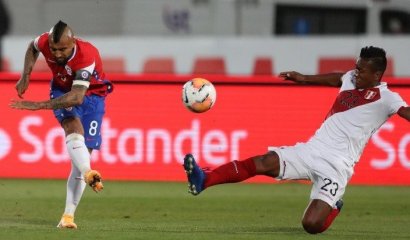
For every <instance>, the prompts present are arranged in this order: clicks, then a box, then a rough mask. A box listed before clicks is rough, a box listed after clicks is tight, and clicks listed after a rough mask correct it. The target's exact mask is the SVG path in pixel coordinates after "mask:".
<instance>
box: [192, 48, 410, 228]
mask: <svg viewBox="0 0 410 240" xmlns="http://www.w3.org/2000/svg"><path fill="white" fill-rule="evenodd" d="M386 65H387V64H386V52H385V51H384V50H383V49H381V48H378V47H373V46H369V47H364V48H362V49H361V52H360V57H359V58H358V59H357V62H356V69H354V70H352V71H348V72H347V73H345V74H342V73H329V74H321V75H303V74H300V73H298V72H294V71H290V72H282V73H280V77H283V78H284V79H285V80H290V81H293V82H296V83H303V84H320V85H327V86H332V87H340V92H339V95H338V96H337V97H336V100H335V103H334V104H333V106H332V108H331V109H330V111H329V113H328V115H327V117H326V120H325V121H324V122H323V124H322V125H321V127H320V128H319V129H318V130H317V131H316V133H315V135H314V136H313V137H312V138H311V139H310V140H309V141H307V142H305V143H297V144H296V145H295V146H290V147H288V146H286V147H269V148H268V152H267V153H265V154H263V155H260V156H254V157H251V158H248V159H246V160H242V161H232V162H230V163H226V164H224V165H221V166H219V167H217V168H215V169H213V170H205V169H202V168H200V167H199V166H198V164H197V163H196V162H195V159H194V156H193V155H192V154H187V155H186V156H185V158H184V169H185V171H186V173H187V177H188V183H189V184H188V187H189V192H191V193H192V194H193V195H198V194H199V193H200V192H201V191H203V190H204V189H206V188H208V187H210V186H213V185H217V184H223V183H234V182H241V181H244V180H246V179H248V178H251V177H253V176H255V175H265V176H269V177H274V178H277V179H279V180H286V179H307V180H310V181H312V183H313V185H312V191H311V194H310V202H309V204H308V206H307V208H306V210H305V213H304V216H303V219H302V225H303V228H304V229H305V230H306V231H307V232H308V233H311V234H316V233H321V232H323V231H325V230H326V229H327V228H328V227H329V226H330V225H331V223H332V222H333V220H334V219H335V218H336V216H337V215H338V214H339V212H340V210H341V207H342V206H343V201H342V196H343V194H344V192H345V189H346V185H347V183H348V181H349V180H350V178H351V176H352V174H353V168H354V165H355V164H356V163H357V162H358V161H359V158H360V156H361V154H362V152H363V148H364V147H365V145H366V143H367V141H368V140H369V138H370V137H371V135H372V134H373V133H374V132H375V131H376V130H377V129H378V128H379V127H380V126H381V125H382V124H383V123H384V122H386V120H387V119H388V118H389V117H390V116H392V115H393V114H396V113H397V114H398V115H399V116H400V117H402V118H404V119H406V120H408V121H410V107H408V106H407V104H406V102H404V100H403V99H402V98H401V97H400V95H399V94H397V93H395V92H392V91H390V90H389V89H388V87H387V84H386V83H385V82H381V79H382V76H383V73H384V71H385V69H386Z"/></svg>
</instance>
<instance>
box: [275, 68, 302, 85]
mask: <svg viewBox="0 0 410 240" xmlns="http://www.w3.org/2000/svg"><path fill="white" fill-rule="evenodd" d="M279 77H281V78H283V79H284V80H288V81H293V82H297V83H304V82H305V81H306V78H305V75H303V74H300V73H298V72H295V71H287V72H281V73H280V74H279Z"/></svg>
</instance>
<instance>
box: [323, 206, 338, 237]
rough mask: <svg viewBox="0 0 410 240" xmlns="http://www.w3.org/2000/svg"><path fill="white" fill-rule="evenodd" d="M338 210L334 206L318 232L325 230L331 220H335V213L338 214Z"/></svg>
mask: <svg viewBox="0 0 410 240" xmlns="http://www.w3.org/2000/svg"><path fill="white" fill-rule="evenodd" d="M339 212H340V210H339V209H337V208H334V209H333V210H332V211H331V212H330V214H329V216H327V218H326V220H325V223H324V224H323V227H322V229H320V232H324V231H326V229H328V228H329V227H330V225H331V224H332V222H333V220H335V218H336V217H337V215H339Z"/></svg>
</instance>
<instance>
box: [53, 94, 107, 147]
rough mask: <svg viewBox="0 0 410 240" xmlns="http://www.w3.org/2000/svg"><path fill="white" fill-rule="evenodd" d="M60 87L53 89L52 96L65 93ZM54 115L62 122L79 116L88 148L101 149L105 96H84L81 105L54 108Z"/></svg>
mask: <svg viewBox="0 0 410 240" xmlns="http://www.w3.org/2000/svg"><path fill="white" fill-rule="evenodd" d="M64 94H65V92H63V91H61V90H60V89H51V90H50V98H51V99H53V98H56V97H59V96H61V95H64ZM53 112H54V116H55V117H56V118H57V120H58V121H59V122H60V123H61V122H62V121H63V120H64V119H66V118H71V117H78V118H79V119H80V120H81V123H82V124H83V128H84V138H85V145H86V146H87V147H88V148H92V149H97V150H99V149H100V145H101V123H102V119H103V116H104V113H105V97H101V96H97V95H90V96H84V101H83V103H82V104H81V105H79V106H75V107H70V108H63V109H54V110H53Z"/></svg>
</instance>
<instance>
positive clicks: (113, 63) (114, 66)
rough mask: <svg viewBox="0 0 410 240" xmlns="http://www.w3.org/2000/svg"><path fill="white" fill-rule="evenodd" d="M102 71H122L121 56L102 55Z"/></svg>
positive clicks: (123, 68)
mask: <svg viewBox="0 0 410 240" xmlns="http://www.w3.org/2000/svg"><path fill="white" fill-rule="evenodd" d="M101 60H102V63H103V69H104V72H107V73H124V72H126V70H125V59H124V58H122V57H102V58H101Z"/></svg>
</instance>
